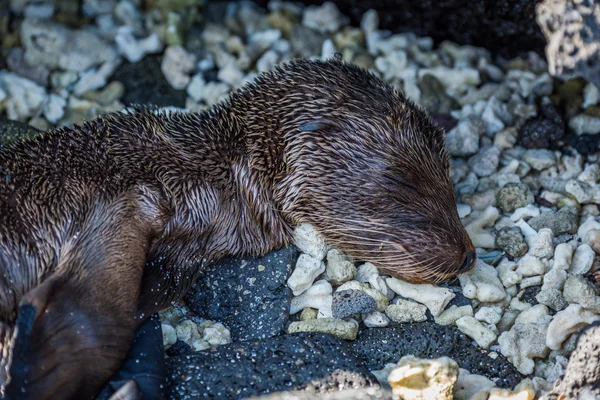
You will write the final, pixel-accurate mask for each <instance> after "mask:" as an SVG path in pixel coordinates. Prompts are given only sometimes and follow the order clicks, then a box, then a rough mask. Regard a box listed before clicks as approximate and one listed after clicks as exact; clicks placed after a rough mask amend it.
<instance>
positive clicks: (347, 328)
mask: <svg viewBox="0 0 600 400" xmlns="http://www.w3.org/2000/svg"><path fill="white" fill-rule="evenodd" d="M288 332H289V333H295V332H320V333H329V334H330V335H334V336H337V337H339V338H340V339H344V340H354V339H356V335H357V334H358V325H357V324H355V323H353V322H346V321H344V320H343V319H339V318H320V319H311V320H308V321H296V322H292V323H291V324H290V326H289V327H288Z"/></svg>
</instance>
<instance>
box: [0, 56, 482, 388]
mask: <svg viewBox="0 0 600 400" xmlns="http://www.w3.org/2000/svg"><path fill="white" fill-rule="evenodd" d="M0 168H1V171H2V176H3V177H5V179H3V180H0V340H1V342H0V346H2V348H1V349H0V350H1V351H2V352H3V355H2V358H3V360H2V363H3V364H4V365H7V364H8V362H9V360H10V357H11V354H10V353H11V349H10V341H11V336H12V335H13V334H14V332H13V325H14V321H15V319H16V318H17V313H18V306H19V303H20V302H22V303H24V304H32V305H34V306H35V307H36V310H37V314H36V317H35V323H34V328H33V331H32V333H31V339H30V340H31V351H30V353H29V354H28V355H27V361H28V362H30V363H31V364H32V365H33V366H34V367H33V370H32V373H31V374H32V377H33V378H32V379H33V383H32V384H31V387H30V388H29V390H30V392H29V393H30V394H31V397H32V398H36V399H38V398H39V399H46V398H48V399H49V398H53V399H58V398H90V397H92V396H93V395H94V394H95V393H96V391H97V390H98V389H99V388H100V386H101V385H102V384H103V383H104V382H105V381H106V380H107V379H108V377H109V376H110V375H111V374H112V373H114V372H115V370H116V369H117V368H118V366H119V364H120V363H121V362H122V359H123V357H124V356H125V354H126V351H127V348H128V346H129V343H130V341H131V338H132V337H133V332H134V331H135V328H136V327H137V326H138V325H139V324H140V322H141V321H143V319H144V318H145V317H146V316H148V315H149V314H151V313H153V312H155V311H157V310H160V309H162V308H164V307H166V306H168V305H169V304H170V303H171V302H172V301H173V300H176V299H179V298H181V297H182V296H183V295H184V294H185V292H186V291H187V290H188V289H189V288H190V287H191V286H192V285H193V283H194V282H195V279H196V277H197V275H198V273H199V271H200V270H201V269H202V267H203V265H204V264H205V263H206V262H210V261H211V260H216V259H219V258H221V257H223V256H225V255H242V254H254V255H260V254H264V253H266V252H268V251H270V250H272V249H275V248H279V247H281V246H283V245H285V244H287V243H289V242H290V241H291V238H292V231H293V227H294V226H296V225H297V224H299V223H312V224H313V225H315V226H316V227H317V229H318V230H319V231H321V233H323V235H324V236H325V237H326V239H327V240H328V241H329V242H330V243H332V244H333V245H335V246H336V247H338V248H340V249H342V250H345V251H347V252H349V253H351V254H353V255H355V256H356V257H358V258H359V259H363V260H369V261H372V262H374V263H375V264H377V265H378V266H379V267H380V268H381V269H382V270H384V271H385V272H387V273H389V274H392V275H394V276H397V277H401V278H404V279H407V280H411V281H415V282H423V281H436V280H439V279H443V278H446V277H449V276H454V275H456V273H457V272H458V268H459V267H460V265H461V263H462V261H463V260H464V257H465V254H466V253H467V252H469V251H471V250H473V246H472V244H471V242H470V240H469V238H468V236H467V235H466V233H465V231H464V229H463V228H462V226H461V224H460V220H459V218H458V215H457V212H456V206H455V201H454V196H453V193H452V184H451V181H450V177H449V171H448V169H449V157H448V155H447V153H446V152H445V150H444V147H443V133H442V131H441V130H440V129H438V128H437V127H435V126H434V125H433V124H432V123H431V121H430V120H429V118H428V117H427V116H426V115H425V113H424V112H423V111H421V110H420V109H419V108H417V107H415V106H414V105H412V104H411V103H410V102H409V101H408V100H407V99H406V98H404V96H403V95H402V94H401V93H399V92H398V91H397V90H395V89H394V88H392V87H391V86H389V85H387V84H386V83H384V82H382V81H381V80H380V79H378V78H376V77H375V76H373V75H371V74H369V73H367V72H366V71H364V70H362V69H359V68H357V67H354V66H351V65H347V64H345V63H342V62H339V61H333V60H332V61H327V62H313V61H306V60H297V61H293V62H291V63H288V64H285V65H283V66H281V67H278V68H276V69H274V70H273V71H271V72H268V73H265V74H263V75H261V76H260V77H259V78H257V80H256V81H255V82H253V83H251V84H249V85H247V86H246V87H245V88H243V89H241V90H238V91H236V92H234V93H233V94H232V95H231V97H230V98H229V100H228V101H227V102H224V103H222V104H220V105H217V106H214V107H213V108H212V109H210V110H209V111H206V112H203V113H155V112H151V111H141V112H137V113H133V114H112V115H108V116H103V117H100V118H98V119H96V120H94V121H91V122H87V123H85V124H83V125H82V126H77V127H75V128H73V129H69V128H63V129H59V130H55V131H51V132H48V133H46V134H44V135H42V136H41V137H38V138H36V139H33V140H29V141H26V142H22V143H18V144H14V145H11V146H8V147H6V148H4V149H2V151H1V152H0ZM98 318H100V320H98ZM73 327H81V328H80V329H79V332H74V329H75V328H73ZM102 346H108V347H107V348H102ZM99 349H101V350H100V351H99ZM74 354H76V355H78V356H77V357H74V356H73V355H74ZM42 364H43V365H44V366H45V367H46V369H45V371H42V370H41V369H40V367H39V366H40V365H42ZM59 365H60V368H59ZM49 370H51V371H52V372H51V373H49V372H48V371H49ZM0 382H2V373H1V372H0Z"/></svg>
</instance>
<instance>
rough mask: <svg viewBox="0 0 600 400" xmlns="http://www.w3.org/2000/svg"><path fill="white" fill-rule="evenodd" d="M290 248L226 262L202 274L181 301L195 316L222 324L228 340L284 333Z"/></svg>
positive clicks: (293, 259)
mask: <svg viewBox="0 0 600 400" xmlns="http://www.w3.org/2000/svg"><path fill="white" fill-rule="evenodd" d="M296 258H297V252H296V247H295V246H290V247H288V248H283V249H281V250H277V251H273V252H271V253H268V254H267V255H265V256H264V257H259V258H244V259H240V258H227V259H224V260H220V261H218V262H216V263H214V264H213V265H212V266H211V267H209V268H208V269H207V270H206V271H203V272H202V274H201V277H200V279H199V281H198V283H197V284H196V287H195V289H194V290H192V291H191V292H190V293H188V296H187V297H186V303H187V304H188V306H189V307H190V309H192V310H193V311H194V312H196V313H197V314H198V315H199V316H200V317H201V318H206V319H210V320H215V321H219V322H222V323H223V324H225V326H227V327H228V328H229V329H230V332H231V337H232V339H233V340H234V341H237V340H248V339H256V338H268V337H271V336H275V335H278V334H280V333H282V332H284V331H285V325H286V323H287V321H288V318H289V310H290V301H291V299H290V295H291V293H290V289H289V288H288V286H287V285H286V280H287V279H288V277H289V276H290V274H291V272H292V268H293V265H295V264H296Z"/></svg>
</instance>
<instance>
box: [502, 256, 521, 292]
mask: <svg viewBox="0 0 600 400" xmlns="http://www.w3.org/2000/svg"><path fill="white" fill-rule="evenodd" d="M496 269H497V270H498V277H499V278H500V281H502V285H504V287H505V288H509V287H512V286H514V285H516V284H517V283H519V282H521V280H522V279H523V275H521V274H520V273H519V272H517V264H516V263H515V262H514V261H509V260H508V259H506V258H503V259H502V261H501V262H500V264H498V268H496Z"/></svg>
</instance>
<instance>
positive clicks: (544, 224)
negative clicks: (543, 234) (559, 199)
mask: <svg viewBox="0 0 600 400" xmlns="http://www.w3.org/2000/svg"><path fill="white" fill-rule="evenodd" d="M578 214H579V213H578V211H577V208H576V207H573V206H567V207H563V208H561V209H560V210H558V211H557V212H555V211H549V212H545V213H542V214H541V215H540V216H539V217H534V218H531V219H530V220H529V221H527V222H528V224H529V225H530V226H531V227H532V228H533V229H535V230H536V231H539V230H540V229H543V228H550V229H552V233H553V234H554V236H558V235H560V234H563V233H575V232H577V228H578V220H579V218H578Z"/></svg>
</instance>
